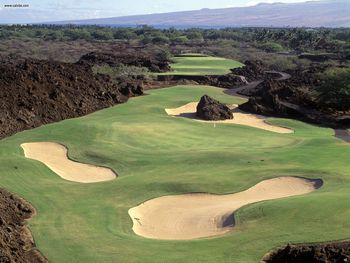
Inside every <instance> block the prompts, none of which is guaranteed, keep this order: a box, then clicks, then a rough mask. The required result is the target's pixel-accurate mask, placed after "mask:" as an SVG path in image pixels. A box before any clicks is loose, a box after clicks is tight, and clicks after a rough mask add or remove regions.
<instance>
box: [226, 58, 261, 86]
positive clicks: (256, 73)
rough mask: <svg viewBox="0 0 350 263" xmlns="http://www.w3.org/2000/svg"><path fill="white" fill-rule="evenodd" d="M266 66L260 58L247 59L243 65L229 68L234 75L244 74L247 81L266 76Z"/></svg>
mask: <svg viewBox="0 0 350 263" xmlns="http://www.w3.org/2000/svg"><path fill="white" fill-rule="evenodd" d="M266 70H267V69H266V66H264V63H263V62H262V61H260V60H255V61H251V60H247V61H245V62H244V67H241V68H235V69H231V72H232V73H233V74H234V75H238V76H244V77H245V78H246V79H247V80H248V81H255V80H259V79H263V78H264V77H265V76H266Z"/></svg>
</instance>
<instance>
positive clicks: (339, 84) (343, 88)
mask: <svg viewBox="0 0 350 263" xmlns="http://www.w3.org/2000/svg"><path fill="white" fill-rule="evenodd" d="M321 78H322V84H321V85H320V86H319V87H318V88H317V91H318V92H319V100H320V101H321V102H322V103H325V104H326V105H327V106H329V107H331V108H335V109H339V110H345V111H348V110H350V68H337V69H332V70H328V71H327V72H325V73H324V75H323V76H322V77H321Z"/></svg>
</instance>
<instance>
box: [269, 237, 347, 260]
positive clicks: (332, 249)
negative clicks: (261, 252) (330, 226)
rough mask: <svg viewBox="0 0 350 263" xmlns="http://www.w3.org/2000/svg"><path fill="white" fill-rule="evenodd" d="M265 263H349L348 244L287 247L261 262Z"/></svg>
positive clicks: (336, 243)
mask: <svg viewBox="0 0 350 263" xmlns="http://www.w3.org/2000/svg"><path fill="white" fill-rule="evenodd" d="M263 262H265V263H341V262H350V242H335V243H329V244H315V245H287V246H286V247H285V248H282V249H280V250H278V251H276V252H274V253H272V254H270V255H269V256H268V257H267V258H265V259H264V260H263Z"/></svg>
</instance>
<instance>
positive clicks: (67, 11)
mask: <svg viewBox="0 0 350 263" xmlns="http://www.w3.org/2000/svg"><path fill="white" fill-rule="evenodd" d="M304 1H306V0H260V1H258V0H175V1H174V0H0V23H33V22H47V21H63V20H78V19H88V18H105V17H117V16H127V15H136V14H151V13H164V12H173V11H184V10H197V9H202V8H226V7H237V6H251V5H256V4H258V3H261V2H264V3H273V2H285V3H291V2H304ZM15 4H20V5H22V7H18V6H16V7H14V6H9V5H15Z"/></svg>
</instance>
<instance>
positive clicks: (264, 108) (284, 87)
mask: <svg viewBox="0 0 350 263" xmlns="http://www.w3.org/2000/svg"><path fill="white" fill-rule="evenodd" d="M323 70H324V69H323V68H311V69H309V70H305V71H295V72H292V73H291V75H292V76H293V77H292V78H291V79H288V80H285V81H277V80H273V79H269V78H266V79H265V80H264V81H262V82H261V83H260V84H259V85H258V86H257V87H256V88H255V89H254V90H253V92H252V93H251V94H249V95H250V98H249V100H248V102H246V103H244V104H242V105H240V106H239V108H240V109H241V110H244V111H247V112H252V113H256V114H262V115H267V116H276V117H284V118H294V119H300V120H303V121H306V122H311V123H315V124H319V125H322V126H327V127H332V128H336V127H350V107H349V111H344V110H341V111H340V110H338V109H335V108H329V107H327V106H326V105H324V104H323V103H320V102H318V101H317V99H316V98H313V97H312V92H310V91H312V90H313V89H314V88H315V87H316V86H317V85H319V83H320V79H319V76H320V74H319V73H321V72H322V71H323Z"/></svg>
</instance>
